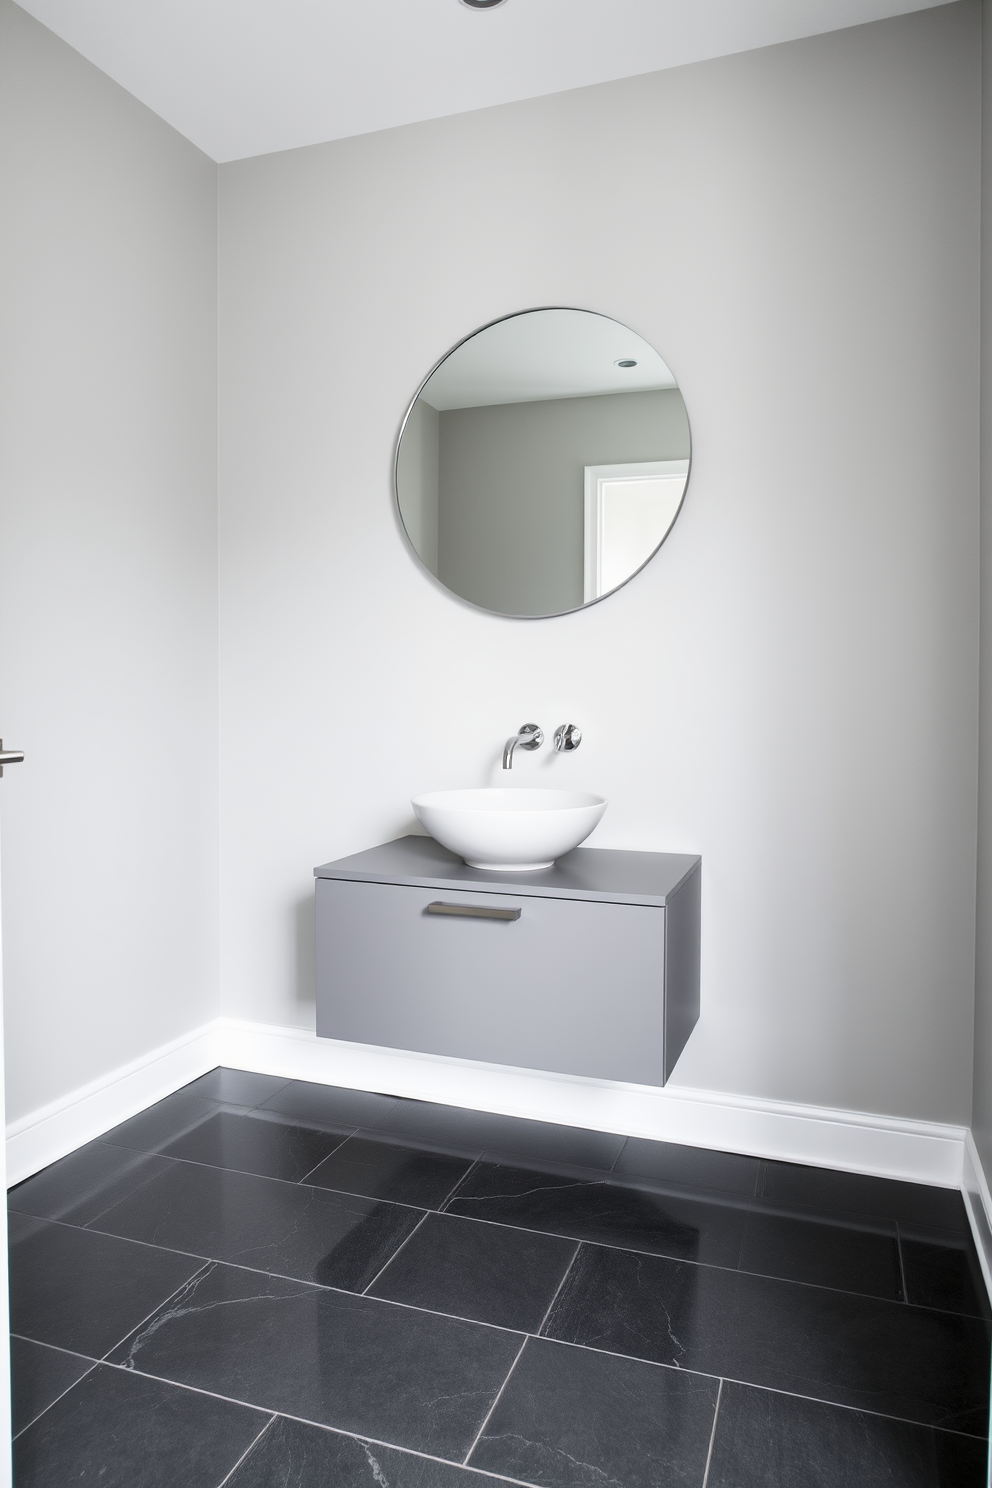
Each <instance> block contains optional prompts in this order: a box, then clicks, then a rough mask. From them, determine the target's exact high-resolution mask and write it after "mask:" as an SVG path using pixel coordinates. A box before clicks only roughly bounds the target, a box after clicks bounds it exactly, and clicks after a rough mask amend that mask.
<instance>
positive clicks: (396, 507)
mask: <svg viewBox="0 0 992 1488" xmlns="http://www.w3.org/2000/svg"><path fill="white" fill-rule="evenodd" d="M542 310H573V311H575V312H576V313H577V314H579V315H599V316H601V317H602V319H603V320H612V321H613V322H614V324H615V325H619V326H623V328H624V330H625V331H630V333H631V334H632V335H634V336H637V337H639V339H640V340H641V341H644V342H645V345H647V346H651V342H650V341H648V340H647V338H646V337H644V336H642V335H641V333H640V331H635V330H634V328H633V326H629V325H627V323H626V321H623V320H617V318H616V316H615V315H607V314H605V313H604V312H603V311H602V310H587V309H584V308H583V307H582V306H581V305H531V306H529V307H528V308H527V309H526V310H511V311H510V312H509V314H508V315H497V316H495V317H494V318H493V319H492V320H487V321H486V323H485V324H484V325H481V326H477V327H476V328H475V330H474V331H469V333H468V335H467V336H462V337H461V338H460V339H459V340H458V341H456V342H455V343H454V345H453V346H449V347H448V350H447V351H446V352H445V353H444V355H443V356H440V357H438V359H437V361H436V362H435V363H434V365H433V367H431V369H430V371H429V372H428V373H427V376H426V377H423V378H421V380H420V382H419V383H418V384H417V390H416V392H415V393H414V395H413V397H412V398H411V399H410V402H409V403H408V404H407V408H406V412H405V413H404V415H403V418H402V419H401V421H400V427H399V431H398V433H397V435H396V443H395V446H394V449H393V513H394V516H395V518H396V520H397V522H398V523H399V527H400V531H401V532H402V534H403V539H404V541H405V543H406V545H407V547H408V548H409V550H410V552H411V553H412V554H413V556H414V558H415V559H416V560H417V563H418V565H419V566H420V568H421V569H422V570H423V572H424V573H425V574H427V575H428V577H429V578H431V579H432V580H433V582H434V583H435V584H436V585H437V586H438V588H439V589H441V590H442V591H443V592H444V593H445V594H447V595H449V596H450V597H451V598H452V599H456V600H458V601H459V602H460V603H461V604H466V605H468V606H469V607H470V608H471V609H473V610H477V611H478V612H479V614H481V615H492V616H493V617H494V619H497V620H523V621H528V622H529V621H534V620H557V619H559V618H560V617H561V616H562V615H578V614H580V613H581V612H582V611H583V610H591V609H593V608H594V607H595V606H596V605H598V604H602V603H603V600H604V599H612V597H613V595H614V594H619V593H620V590H621V589H625V588H626V587H627V585H628V584H629V583H630V581H631V580H632V579H636V578H637V575H638V574H640V573H643V572H644V570H645V569H646V568H647V566H648V564H649V563H651V562H653V560H654V559H655V558H657V556H658V554H659V553H660V552H661V550H662V548H663V547H664V546H665V544H666V542H667V541H668V539H669V536H670V535H671V533H672V530H673V528H674V527H675V524H676V522H677V521H678V519H679V517H680V516H681V515H682V508H683V507H684V506H685V497H686V492H687V491H688V489H689V482H690V480H691V479H692V452H693V438H692V424H691V423H690V421H689V410H688V408H686V406H685V397H684V396H683V398H682V407H683V408H684V409H685V421H686V424H687V426H688V429H689V468H688V470H687V471H686V476H685V485H684V486H683V488H682V499H681V501H680V502H679V504H678V507H677V508H676V512H675V515H674V517H673V518H672V520H671V522H670V523H669V525H668V529H667V531H666V532H665V535H664V537H663V538H662V539H661V542H660V543H659V544H658V546H657V547H656V548H655V549H654V550H653V552H651V553H649V554H648V556H647V558H645V560H644V562H643V563H642V564H641V565H640V567H639V568H635V569H634V571H633V572H632V573H630V574H628V575H627V577H626V578H625V579H624V581H623V583H622V584H617V585H616V587H615V588H614V589H610V590H608V591H607V593H606V594H599V595H597V596H596V598H595V599H586V600H583V602H582V603H581V604H577V605H573V606H572V607H571V609H568V610H549V612H548V613H547V614H546V615H508V614H506V612H505V611H504V610H490V609H488V608H487V607H486V606H485V605H480V604H476V603H475V601H474V600H473V599H468V598H467V597H466V596H465V595H464V594H459V593H458V592H457V590H455V589H449V588H448V586H447V584H446V583H445V582H444V580H443V579H441V578H439V577H438V575H437V574H436V573H434V571H433V569H430V568H428V567H427V564H426V563H425V562H424V560H423V558H421V556H420V554H419V553H418V551H417V549H416V548H415V547H414V545H413V539H412V538H411V537H410V534H409V532H408V531H407V526H406V523H405V521H404V520H403V508H402V507H401V505H400V487H399V466H400V445H401V444H402V443H403V435H404V434H405V432H406V426H407V424H408V423H409V421H410V415H411V414H412V413H413V410H414V407H415V405H416V402H417V399H418V398H419V397H420V395H421V393H422V392H423V391H424V388H425V387H426V386H427V384H428V383H429V382H430V380H431V378H432V377H433V376H434V373H435V372H436V371H437V370H438V368H439V367H441V366H443V364H444V363H445V362H446V361H447V360H448V358H449V357H450V356H452V355H453V354H454V353H455V352H456V351H457V350H458V348H459V347H460V346H464V345H465V343H466V341H473V340H474V339H475V337H476V336H479V335H481V334H482V332H483V331H488V330H490V329H491V327H492V326H495V325H502V324H503V322H504V321H507V320H517V319H519V317H520V316H521V315H535V314H537V313H539V312H540V311H542ZM651 349H652V351H654V352H655V354H656V355H657V356H660V355H661V353H660V352H658V351H657V349H656V348H655V347H653V346H651ZM665 365H666V367H669V370H670V371H671V370H672V369H671V366H670V364H669V362H668V361H667V359H665ZM672 375H673V376H674V372H673V374H672ZM675 386H676V387H677V388H678V390H679V393H680V394H681V393H682V384H681V383H680V382H679V381H678V378H676V380H675Z"/></svg>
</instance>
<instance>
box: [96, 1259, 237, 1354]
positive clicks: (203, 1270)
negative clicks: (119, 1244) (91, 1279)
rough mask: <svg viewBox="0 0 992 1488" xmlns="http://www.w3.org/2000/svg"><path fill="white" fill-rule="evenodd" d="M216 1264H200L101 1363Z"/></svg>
mask: <svg viewBox="0 0 992 1488" xmlns="http://www.w3.org/2000/svg"><path fill="white" fill-rule="evenodd" d="M158 1248H159V1247H153V1249H158ZM194 1259H199V1257H194ZM215 1265H216V1262H215V1261H204V1263H203V1265H202V1266H198V1267H197V1269H196V1270H195V1271H194V1272H193V1275H192V1276H188V1277H187V1278H186V1280H185V1281H184V1282H183V1284H182V1286H177V1287H176V1289H175V1291H172V1292H170V1293H169V1295H168V1296H167V1297H163V1299H162V1301H161V1302H159V1303H158V1305H157V1306H156V1307H153V1308H152V1310H151V1312H148V1313H146V1314H145V1316H144V1317H143V1318H142V1319H141V1321H140V1322H137V1323H135V1324H134V1325H133V1327H130V1328H128V1330H127V1332H126V1333H125V1334H123V1335H122V1337H120V1338H118V1340H117V1342H116V1343H113V1344H111V1346H110V1348H109V1349H108V1350H107V1352H106V1353H105V1354H103V1355H102V1357H101V1358H100V1361H99V1362H100V1363H101V1364H106V1363H107V1361H108V1359H109V1358H110V1355H111V1354H112V1353H113V1352H114V1349H119V1348H122V1347H123V1346H124V1344H125V1343H127V1341H128V1339H129V1338H130V1337H131V1334H132V1333H137V1332H138V1330H139V1329H141V1328H143V1327H144V1326H145V1324H146V1323H150V1322H151V1320H152V1318H155V1317H158V1315H159V1313H160V1312H161V1311H162V1309H163V1308H164V1307H168V1305H169V1303H170V1302H173V1301H175V1300H176V1298H177V1297H179V1296H180V1294H181V1293H182V1292H184V1291H185V1290H186V1288H187V1287H189V1286H192V1285H193V1282H194V1281H198V1280H199V1279H200V1277H201V1276H204V1275H205V1274H206V1273H207V1272H208V1271H209V1270H210V1269H211V1268H212V1267H213V1266H215Z"/></svg>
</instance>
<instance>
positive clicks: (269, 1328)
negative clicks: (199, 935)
mask: <svg viewBox="0 0 992 1488" xmlns="http://www.w3.org/2000/svg"><path fill="white" fill-rule="evenodd" d="M10 1209H11V1214H10V1235H11V1294H12V1303H11V1310H12V1323H11V1326H12V1331H13V1334H14V1337H13V1342H12V1350H13V1379H14V1409H15V1428H14V1429H15V1432H16V1433H17V1434H16V1440H15V1445H14V1456H15V1482H16V1485H17V1488H65V1485H68V1484H72V1483H99V1484H100V1488H124V1485H127V1488H149V1485H163V1488H165V1485H169V1488H172V1485H179V1484H181V1485H183V1488H219V1485H221V1484H224V1485H226V1488H332V1485H333V1488H485V1485H486V1484H487V1483H488V1484H490V1485H491V1484H493V1483H494V1482H496V1483H499V1482H513V1483H524V1484H534V1485H542V1488H544V1485H546V1488H668V1485H679V1488H704V1485H705V1488H797V1485H802V1488H848V1485H850V1488H855V1485H856V1488H872V1485H875V1484H879V1485H880V1484H885V1485H887V1488H936V1485H941V1488H943V1485H948V1488H979V1485H981V1484H984V1482H985V1459H986V1441H985V1437H986V1426H987V1420H988V1391H989V1347H990V1327H989V1313H988V1307H987V1303H986V1301H985V1300H984V1293H983V1291H982V1289H981V1282H980V1279H979V1271H978V1263H977V1259H976V1256H975V1253H974V1250H973V1247H972V1243H971V1240H970V1238H969V1234H968V1229H967V1224H966V1220H965V1213H964V1208H963V1205H962V1202H961V1198H960V1195H959V1194H957V1193H955V1192H952V1191H950V1190H946V1189H934V1188H925V1187H919V1186H917V1185H914V1184H907V1183H893V1182H888V1181H886V1180H882V1179H872V1178H863V1177H856V1176H852V1175H847V1174H842V1173H835V1172H829V1171H826V1170H823V1169H817V1168H806V1167H793V1166H790V1165H788V1164H783V1163H773V1162H759V1161H757V1160H754V1159H750V1158H744V1157H736V1156H732V1155H729V1154H725V1153H718V1152H704V1151H699V1150H696V1149H693V1148H686V1147H674V1146H669V1145H667V1144H665V1143H659V1142H649V1141H643V1140H637V1139H633V1138H631V1139H629V1140H624V1138H622V1137H613V1136H607V1135H604V1134H602V1133H598V1132H588V1131H580V1130H572V1129H569V1128H564V1127H559V1126H547V1125H542V1124H541V1123H538V1122H531V1121H516V1120H513V1119H511V1118H506V1117H496V1116H485V1115H480V1114H478V1113H475V1112H470V1111H462V1110H455V1109H452V1108H449V1107H444V1106H433V1105H426V1104H423V1103H421V1102H418V1101H406V1100H394V1099H392V1098H391V1097H387V1096H380V1095H371V1094H367V1093H364V1092H359V1091H350V1090H336V1089H328V1088H326V1087H323V1086H316V1085H305V1084H300V1083H298V1082H295V1081H290V1082H288V1083H287V1082H286V1081H281V1080H275V1079H271V1078H269V1077H268V1076H260V1075H250V1074H244V1073H242V1072H239V1071H237V1070H215V1071H213V1072H212V1073H211V1074H209V1075H206V1076H204V1078H203V1079H201V1080H197V1081H196V1082H194V1084H192V1085H189V1086H187V1087H186V1089H185V1090H182V1091H179V1092H178V1093H177V1094H176V1095H174V1096H171V1097H169V1099H168V1100H165V1101H162V1102H161V1103H160V1104H159V1105H157V1106H154V1107H152V1108H151V1109H150V1110H148V1111H145V1112H143V1113H142V1114H141V1115H139V1116H136V1117H135V1118H134V1119H133V1120H131V1121H127V1122H125V1123H124V1124H123V1125H122V1126H119V1127H117V1128H116V1129H115V1130H113V1131H111V1132H108V1133H107V1134H106V1135H105V1136H104V1137H103V1138H102V1139H101V1140H100V1141H98V1142H92V1143H90V1144H89V1145H88V1146H86V1147H83V1148H81V1149H80V1150H79V1151H78V1152H75V1153H73V1154H72V1155H71V1156H70V1157H67V1158H65V1159H64V1160H63V1161H62V1162H60V1163H56V1164H55V1165H54V1166H53V1167H51V1168H48V1169H47V1170H46V1171H45V1172H43V1173H39V1174H38V1175H37V1176H36V1177H34V1178H30V1179H28V1181H27V1182H25V1183H22V1184H21V1185H20V1186H19V1187H18V1188H16V1189H14V1190H13V1191H12V1193H11V1195H10Z"/></svg>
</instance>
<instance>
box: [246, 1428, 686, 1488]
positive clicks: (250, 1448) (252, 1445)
mask: <svg viewBox="0 0 992 1488" xmlns="http://www.w3.org/2000/svg"><path fill="white" fill-rule="evenodd" d="M276 1419H277V1418H276V1414H275V1412H273V1413H272V1415H270V1416H269V1419H268V1420H267V1421H266V1423H265V1425H264V1426H263V1427H262V1429H261V1431H260V1432H259V1433H258V1435H257V1436H256V1437H254V1438H253V1440H252V1441H250V1442H249V1443H248V1445H247V1447H246V1448H245V1450H244V1451H243V1452H242V1453H241V1456H240V1457H239V1458H238V1460H237V1462H236V1463H235V1464H234V1466H233V1467H232V1468H231V1470H230V1472H227V1473H225V1474H224V1476H223V1477H222V1478H221V1480H220V1482H219V1483H218V1484H217V1488H224V1484H225V1483H229V1482H230V1481H231V1479H232V1478H233V1477H234V1474H235V1473H236V1472H237V1470H238V1468H239V1467H240V1466H241V1464H242V1462H244V1460H245V1459H246V1457H249V1456H250V1455H251V1453H252V1452H254V1450H255V1448H256V1447H257V1446H258V1444H259V1442H260V1441H261V1440H262V1437H263V1436H264V1435H265V1433H266V1432H267V1431H268V1429H269V1427H270V1426H271V1425H272V1423H273V1421H275V1420H276ZM703 1488H706V1484H705V1483H704V1484H703Z"/></svg>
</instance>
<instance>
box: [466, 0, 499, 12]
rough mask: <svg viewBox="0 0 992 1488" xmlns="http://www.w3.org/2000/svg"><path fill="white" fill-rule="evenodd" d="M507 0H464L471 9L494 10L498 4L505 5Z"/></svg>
mask: <svg viewBox="0 0 992 1488" xmlns="http://www.w3.org/2000/svg"><path fill="white" fill-rule="evenodd" d="M505 3H506V0H462V4H463V5H467V6H468V8H469V10H492V9H493V8H494V7H495V6H497V5H504V4H505Z"/></svg>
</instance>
